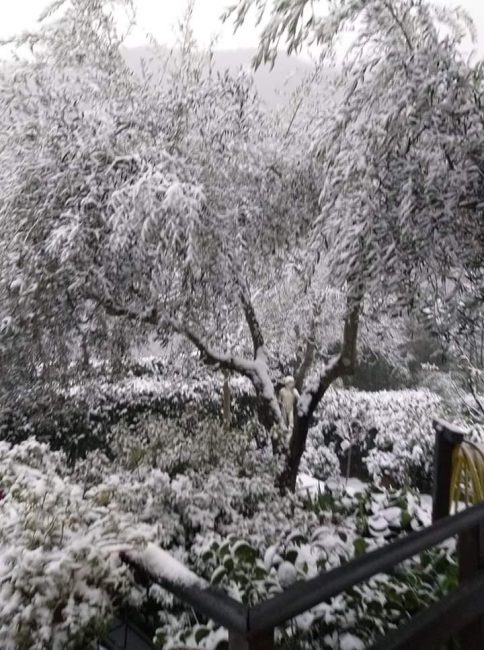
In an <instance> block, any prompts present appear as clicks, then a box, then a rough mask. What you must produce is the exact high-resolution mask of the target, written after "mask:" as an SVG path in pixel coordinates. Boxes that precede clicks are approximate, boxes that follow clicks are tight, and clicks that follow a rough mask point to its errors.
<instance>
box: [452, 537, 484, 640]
mask: <svg viewBox="0 0 484 650" xmlns="http://www.w3.org/2000/svg"><path fill="white" fill-rule="evenodd" d="M457 557H458V562H459V582H465V580H468V579H469V578H473V577H475V576H476V574H477V573H478V572H479V571H482V570H483V569H484V525H480V526H475V527H474V528H470V529H468V530H465V531H464V532H462V533H461V534H460V535H459V538H458V541H457ZM459 638H460V641H461V647H462V648H463V649H465V650H483V648H484V617H481V618H478V619H476V620H475V621H474V622H473V623H471V624H470V625H468V626H467V627H466V628H464V629H463V630H462V632H461V633H460V634H459Z"/></svg>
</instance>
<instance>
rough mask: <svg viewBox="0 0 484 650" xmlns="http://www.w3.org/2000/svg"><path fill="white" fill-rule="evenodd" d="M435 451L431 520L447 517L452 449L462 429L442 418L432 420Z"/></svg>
mask: <svg viewBox="0 0 484 650" xmlns="http://www.w3.org/2000/svg"><path fill="white" fill-rule="evenodd" d="M433 425H434V429H435V451H434V472H433V494H432V521H437V520H438V519H442V518H443V517H447V515H448V514H449V512H450V479H451V476H452V451H453V450H454V447H455V446H456V445H458V444H460V443H461V442H462V440H463V439H464V431H462V430H461V429H458V428H457V427H455V426H453V425H452V424H450V423H448V422H445V421H444V420H434V422H433Z"/></svg>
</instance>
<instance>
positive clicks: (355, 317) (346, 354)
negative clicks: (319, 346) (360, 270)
mask: <svg viewBox="0 0 484 650" xmlns="http://www.w3.org/2000/svg"><path fill="white" fill-rule="evenodd" d="M358 322H359V303H358V302H356V303H353V304H352V307H351V310H350V311H349V312H348V313H347V316H346V319H345V324H344V330H343V344H342V348H341V352H340V354H339V355H338V356H337V357H336V358H335V359H333V361H332V362H330V363H329V364H328V366H327V368H326V369H325V370H324V372H323V374H322V375H321V377H320V379H319V383H318V385H317V387H315V389H314V390H312V391H310V392H309V393H307V394H306V398H307V400H308V404H307V407H306V408H305V409H297V412H296V414H295V415H296V417H295V418H294V427H293V430H292V435H291V439H290V441H289V449H288V451H287V456H286V462H285V465H284V469H283V471H282V472H281V474H280V476H279V477H278V479H277V485H278V487H279V488H280V490H281V491H282V492H285V491H286V490H290V491H291V492H294V491H295V490H296V481H297V475H298V472H299V465H300V463H301V458H302V456H303V453H304V450H305V449H306V440H307V437H308V431H309V425H310V422H311V418H312V416H313V413H314V411H315V410H316V408H317V406H318V404H319V403H320V401H321V400H322V398H323V396H324V394H325V393H326V391H327V390H328V388H329V387H330V386H331V384H332V383H333V382H334V381H335V380H336V379H338V378H339V377H344V376H346V375H351V374H353V372H354V370H355V365H356V343H357V339H358Z"/></svg>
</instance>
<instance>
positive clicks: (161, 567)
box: [126, 543, 207, 588]
mask: <svg viewBox="0 0 484 650" xmlns="http://www.w3.org/2000/svg"><path fill="white" fill-rule="evenodd" d="M126 555H127V556H128V558H129V559H130V560H132V561H133V562H135V563H136V564H139V565H140V566H142V567H143V568H144V569H145V570H146V571H147V572H148V573H149V574H150V575H152V576H154V577H157V578H160V579H161V580H163V581H166V582H170V583H172V584H175V585H180V586H182V587H201V588H205V587H206V586H207V584H206V582H205V581H204V580H203V579H202V578H199V577H198V576H197V575H196V574H195V573H193V572H192V571H190V569H187V567H186V566H184V565H183V564H182V563H181V562H179V561H178V560H176V559H175V558H174V557H173V556H171V555H170V554H169V553H167V552H166V551H164V550H163V549H162V548H160V547H159V546H157V545H156V544H151V543H150V544H148V545H147V546H146V548H145V549H144V550H143V551H129V552H128V553H126Z"/></svg>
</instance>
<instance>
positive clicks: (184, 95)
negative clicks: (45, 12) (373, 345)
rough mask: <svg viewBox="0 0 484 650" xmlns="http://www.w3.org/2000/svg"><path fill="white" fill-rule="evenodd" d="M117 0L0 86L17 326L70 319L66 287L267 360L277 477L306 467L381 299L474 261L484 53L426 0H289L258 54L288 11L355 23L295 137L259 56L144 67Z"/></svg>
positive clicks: (97, 307)
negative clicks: (329, 325) (262, 87)
mask: <svg viewBox="0 0 484 650" xmlns="http://www.w3.org/2000/svg"><path fill="white" fill-rule="evenodd" d="M56 4H59V3H56ZM61 4H62V3H61ZM102 4H103V3H100V2H99V1H98V0H79V2H77V3H76V4H75V5H74V9H73V13H68V14H67V15H64V16H62V19H61V21H60V23H56V22H55V21H54V22H53V23H50V24H48V25H47V26H46V27H45V29H44V30H41V32H40V33H39V34H37V35H36V40H35V44H34V55H35V52H36V49H37V48H38V49H39V55H38V58H37V59H36V60H35V62H34V65H33V66H32V64H31V63H26V64H25V67H24V69H23V74H21V75H19V76H17V77H16V78H15V79H14V80H13V82H12V83H10V84H9V85H8V87H7V90H8V92H7V93H6V95H4V96H3V97H2V100H1V101H2V106H3V107H4V115H6V116H8V119H7V120H6V121H5V125H6V127H7V128H6V129H4V134H3V135H2V143H3V144H4V145H5V146H3V147H2V152H1V161H2V166H1V169H2V172H1V176H0V187H1V188H2V202H1V204H0V219H1V221H2V224H3V226H4V227H3V229H2V233H1V234H0V238H1V246H2V250H1V255H0V259H2V264H3V267H2V287H3V296H4V297H5V300H4V302H3V306H2V309H3V310H4V311H5V312H6V316H5V317H6V318H7V320H8V322H9V323H10V325H9V328H10V331H11V332H21V331H22V323H23V321H22V319H25V318H32V320H33V322H38V324H39V325H38V326H39V328H40V330H43V331H44V334H46V333H47V330H46V329H45V322H46V319H47V320H50V322H55V321H56V319H57V320H58V322H60V323H65V324H66V331H71V330H72V331H73V328H74V324H75V323H73V322H72V321H71V320H66V319H65V313H66V312H65V309H64V308H65V305H67V302H64V299H65V300H66V301H67V300H69V301H70V304H71V305H73V306H74V309H73V310H71V312H70V313H72V314H73V315H74V317H73V318H74V321H75V317H76V315H77V316H78V317H79V318H80V317H84V315H89V317H90V318H92V319H93V322H94V323H97V322H98V321H99V319H107V320H108V321H112V322H118V321H119V322H122V323H124V324H125V326H126V332H127V335H128V336H129V337H130V340H131V341H137V340H141V339H142V338H143V336H150V337H151V338H156V339H158V340H161V341H164V340H165V339H166V337H167V336H172V335H174V334H177V335H178V336H181V337H182V338H183V339H184V340H186V341H187V342H189V343H190V344H191V345H192V346H194V347H195V349H197V350H198V351H199V353H200V360H201V362H202V363H203V364H205V365H207V366H212V367H215V368H219V369H221V370H224V371H226V372H231V373H238V374H241V375H244V376H245V377H247V378H249V380H250V381H251V382H252V384H253V386H254V390H255V393H256V396H257V410H258V415H259V419H260V421H261V423H262V424H263V426H264V427H265V428H266V430H267V431H268V432H269V434H270V437H271V439H272V443H273V448H274V450H275V451H276V452H278V453H279V452H280V453H281V454H282V456H283V458H284V469H283V471H282V473H281V476H280V477H279V482H280V485H281V487H282V488H292V489H294V487H295V483H296V477H297V472H298V468H299V463H300V459H301V456H302V454H303V451H304V447H305V442H306V437H307V433H308V428H309V425H310V422H311V418H312V415H313V414H314V412H315V410H316V408H317V407H318V405H319V403H320V402H321V400H322V398H323V396H324V394H325V392H326V390H327V389H328V388H329V386H330V385H331V384H332V383H333V382H334V381H335V379H337V378H338V377H342V376H344V375H347V374H350V373H351V372H352V371H353V370H354V367H355V363H356V354H357V344H358V342H359V341H360V342H361V339H362V337H365V336H366V335H367V332H368V330H369V329H370V326H369V322H371V320H369V317H372V318H373V320H374V318H375V315H379V316H380V317H381V318H382V319H383V316H385V318H386V317H387V316H388V315H389V314H394V313H395V312H396V311H402V310H410V309H413V308H415V307H417V306H418V305H420V304H423V303H426V302H429V301H430V302H433V300H434V297H435V296H436V295H439V296H443V295H444V293H445V291H447V292H448V289H449V286H450V285H449V282H451V283H452V289H453V292H452V296H453V297H454V299H455V298H456V297H457V296H458V295H459V291H460V290H461V288H463V287H467V286H468V283H469V282H470V280H471V279H472V280H473V281H475V280H476V277H477V276H479V273H480V255H481V250H482V247H481V245H482V225H481V224H482V215H481V213H480V209H481V208H480V199H479V197H480V192H481V174H482V168H481V166H480V160H481V147H482V142H484V140H483V137H482V136H483V121H482V110H481V104H480V97H481V72H480V68H479V67H478V66H476V67H471V66H470V65H469V64H468V63H466V62H465V61H464V60H463V59H462V58H461V57H460V55H459V49H458V45H459V39H460V37H461V33H460V31H459V27H460V25H461V22H459V21H458V17H457V16H454V14H452V15H451V14H447V15H445V16H444V17H445V18H446V20H447V23H446V24H448V25H449V26H450V27H451V28H452V29H451V30H450V31H449V30H447V31H443V30H441V29H439V24H440V22H439V21H440V20H441V18H442V16H441V14H440V13H437V12H436V11H435V10H434V9H433V8H432V7H431V6H430V5H427V4H424V3H413V4H412V5H411V7H410V9H409V5H408V3H404V2H397V1H392V2H390V1H388V2H381V1H377V0H370V1H369V2H367V3H363V4H362V3H361V2H350V3H348V2H344V3H339V2H336V3H332V5H331V10H330V13H329V14H328V15H326V16H325V17H324V19H321V20H319V19H317V18H316V17H315V16H312V15H311V16H309V17H307V16H306V15H305V14H304V10H305V8H309V7H312V6H313V5H314V4H315V3H304V2H301V1H300V0H298V1H297V2H296V1H294V2H291V1H289V2H286V3H280V4H278V5H276V9H275V14H274V16H273V19H272V20H271V21H270V23H269V26H268V28H267V29H266V30H265V32H264V34H263V39H262V43H261V50H260V57H261V58H270V57H271V56H272V55H273V49H272V46H273V44H274V43H275V42H276V41H277V40H278V39H279V37H280V36H281V34H283V33H287V34H288V37H289V47H290V48H291V49H294V48H295V47H296V46H297V45H299V44H300V43H302V41H303V39H304V38H309V39H313V40H314V39H316V40H317V41H318V42H319V43H320V45H321V48H322V49H323V50H325V49H327V48H330V47H332V46H334V45H335V43H336V42H337V39H338V36H339V34H340V32H341V31H342V29H343V27H345V26H347V25H349V24H352V23H355V24H357V26H358V29H359V32H358V36H357V38H356V39H355V41H354V42H353V44H352V46H351V48H350V51H349V53H348V57H347V59H346V62H345V64H344V67H343V80H342V82H341V85H342V89H343V95H342V96H341V95H339V94H338V93H335V102H334V107H333V109H334V110H333V113H329V112H328V111H327V110H325V111H321V115H320V117H321V119H319V120H318V121H317V122H316V124H317V125H320V126H318V129H317V130H316V131H315V129H314V127H311V128H309V126H308V125H306V124H305V123H304V120H302V119H301V118H300V116H299V119H298V120H297V124H296V123H294V124H293V125H291V138H289V139H288V138H287V137H286V134H287V128H284V129H280V128H279V126H278V125H277V124H275V123H274V122H273V121H272V120H271V119H270V118H269V117H268V116H267V114H265V113H264V111H263V110H262V109H261V107H260V104H259V102H258V99H257V97H256V95H255V93H254V91H253V88H252V86H251V83H250V81H249V80H248V79H247V78H246V77H245V76H244V75H242V74H241V75H235V76H233V75H228V74H227V75H222V76H215V75H213V74H212V73H211V71H210V67H204V66H201V65H200V64H199V63H196V64H195V65H194V64H193V58H192V57H191V56H190V51H188V52H186V53H185V54H184V56H182V58H181V61H180V64H179V67H178V68H177V70H176V72H175V74H174V75H173V77H172V78H171V83H169V84H166V85H164V86H163V85H161V86H156V87H154V86H153V85H152V84H150V83H149V82H145V81H143V80H141V81H140V80H139V79H136V78H134V77H133V75H132V74H131V73H130V72H129V71H128V70H127V69H126V67H125V66H124V63H123V62H122V60H121V58H120V56H119V40H118V39H117V37H115V36H113V31H112V29H114V27H113V24H112V23H108V28H106V24H105V23H104V22H103V21H102V20H101V18H102V17H103V16H106V12H105V11H102V10H101V14H96V11H99V10H100V9H99V8H100V7H101V5H102ZM250 4H258V5H259V6H260V7H262V4H263V3H262V2H257V1H256V0H254V2H252V3H251V2H249V1H245V2H243V3H241V5H240V6H239V13H238V14H237V15H238V20H239V22H240V21H241V20H243V19H244V16H245V11H246V9H247V8H248V7H249V5H250ZM91 9H93V10H95V11H94V13H93V12H92V11H91ZM93 16H98V18H99V20H98V21H94V23H93V22H92V21H93ZM451 17H452V18H455V20H454V22H452V21H451V20H450V18H451ZM69 21H70V22H69ZM79 25H81V26H82V27H80V26H79ZM72 30H74V32H75V33H76V34H78V35H80V36H79V41H77V40H76V41H75V42H76V43H78V48H77V49H76V48H74V49H72V50H70V49H69V43H70V39H69V38H66V34H67V35H68V34H69V33H70V31H72ZM67 50H69V51H67ZM97 50H99V51H101V52H102V53H103V55H102V56H100V57H99V58H98V57H97V56H96V51H97ZM59 52H64V53H65V56H59ZM86 53H87V54H86ZM87 55H89V56H87ZM91 55H92V56H91ZM196 61H198V59H196ZM32 85H34V87H35V89H36V90H35V92H34V93H32V92H31V88H32ZM323 118H324V119H323ZM309 136H310V137H309ZM34 154H35V155H34ZM471 274H472V278H471ZM39 277H40V278H41V280H42V283H41V286H42V287H45V288H46V290H47V291H48V292H50V293H47V294H43V293H42V291H40V290H39ZM328 287H329V288H330V290H328ZM444 290H445V291H444ZM281 292H282V293H284V294H285V295H286V299H287V304H288V305H289V306H288V308H287V309H285V310H281V311H280V312H279V316H280V318H279V320H280V323H279V325H278V326H277V327H274V326H273V323H274V322H273V318H274V314H275V310H272V309H270V304H271V300H272V299H273V298H278V297H280V295H281ZM45 295H49V296H52V297H53V298H54V297H56V300H54V299H52V300H47V301H46V300H45V299H43V296H45ZM331 296H333V297H334V296H337V297H340V296H343V306H342V308H341V309H340V310H333V311H332V312H331V317H332V318H333V319H335V320H336V319H337V320H340V321H341V323H342V334H341V344H340V352H339V353H338V354H337V355H336V356H334V357H333V358H331V359H329V360H328V362H327V363H326V364H324V365H323V366H322V367H321V363H318V361H319V362H320V360H321V358H327V357H326V355H325V354H318V353H319V352H321V350H322V347H323V345H324V342H325V341H324V327H323V325H324V323H325V322H327V321H328V311H325V310H328V309H329V305H330V304H332V303H331V300H330V298H331ZM452 296H451V297H452ZM338 305H340V306H341V302H339V303H338ZM329 320H331V319H329ZM67 326H68V327H67ZM389 327H391V325H390V326H389ZM289 329H290V330H291V335H290V336H288V335H287V332H288V330H289ZM275 332H279V333H280V334H279V335H277V336H276V335H275ZM288 344H289V345H291V344H293V345H294V346H295V349H296V350H297V352H298V354H297V355H296V356H297V357H298V365H297V367H295V371H296V375H297V380H298V383H299V386H300V388H301V397H300V400H299V403H298V408H297V413H296V416H295V418H294V427H293V430H292V431H290V432H289V436H288V440H285V439H284V436H281V430H282V429H283V422H282V416H281V411H280V407H279V403H278V399H277V382H278V381H279V379H280V372H279V371H278V370H277V368H275V364H274V357H277V352H278V350H280V349H281V346H286V347H287V345H288ZM285 351H286V349H285ZM324 352H326V350H325V351H324ZM291 370H292V369H291Z"/></svg>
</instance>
